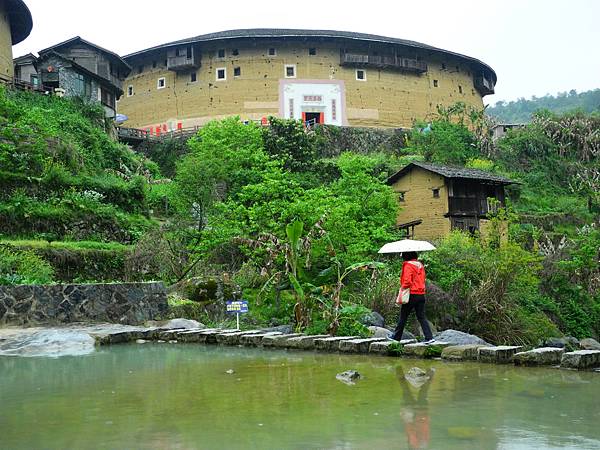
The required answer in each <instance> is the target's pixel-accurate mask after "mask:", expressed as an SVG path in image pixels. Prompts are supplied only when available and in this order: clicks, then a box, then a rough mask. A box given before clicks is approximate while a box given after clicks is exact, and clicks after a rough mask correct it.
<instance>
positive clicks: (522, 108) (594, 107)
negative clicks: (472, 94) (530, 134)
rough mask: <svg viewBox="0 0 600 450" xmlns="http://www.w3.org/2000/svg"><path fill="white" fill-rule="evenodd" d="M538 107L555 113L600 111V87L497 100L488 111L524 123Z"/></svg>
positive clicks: (500, 119) (501, 119)
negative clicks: (577, 110) (513, 99)
mask: <svg viewBox="0 0 600 450" xmlns="http://www.w3.org/2000/svg"><path fill="white" fill-rule="evenodd" d="M538 109H549V110H550V111H552V112H555V113H564V112H567V111H572V110H574V109H581V110H583V111H585V112H588V113H590V112H593V111H600V89H594V90H593V91H587V92H581V93H577V91H575V90H572V91H570V92H560V93H558V95H556V97H555V96H553V95H545V96H544V97H536V96H533V97H531V99H530V100H527V99H525V98H520V99H518V100H516V101H512V102H503V101H500V102H497V103H496V104H495V105H494V106H493V107H489V108H487V110H486V111H487V113H488V114H489V115H490V116H493V117H495V118H496V119H498V120H499V121H500V122H504V123H523V122H529V121H530V120H531V114H533V113H534V112H535V111H537V110H538Z"/></svg>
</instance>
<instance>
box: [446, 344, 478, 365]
mask: <svg viewBox="0 0 600 450" xmlns="http://www.w3.org/2000/svg"><path fill="white" fill-rule="evenodd" d="M486 346H487V345H481V344H468V345H450V346H448V347H446V348H444V349H443V350H442V359H445V360H448V361H477V356H478V354H479V349H480V348H481V347H486Z"/></svg>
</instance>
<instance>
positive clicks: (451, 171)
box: [387, 161, 516, 184]
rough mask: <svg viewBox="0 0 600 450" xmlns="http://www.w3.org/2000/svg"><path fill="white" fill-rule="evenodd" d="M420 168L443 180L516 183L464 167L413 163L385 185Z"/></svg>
mask: <svg viewBox="0 0 600 450" xmlns="http://www.w3.org/2000/svg"><path fill="white" fill-rule="evenodd" d="M414 166H416V167H420V168H421V169H425V170H428V171H429V172H433V173H437V174H438V175H441V176H443V177H444V178H463V179H471V180H481V181H489V182H492V183H494V184H515V183H516V182H515V181H513V180H510V179H508V178H506V177H503V176H500V175H496V174H493V173H490V172H486V171H485V170H479V169H468V168H466V167H454V166H442V165H438V164H431V163H425V162H421V161H413V162H411V163H410V164H408V165H407V166H405V167H403V168H402V169H400V170H399V171H398V172H396V173H395V174H394V175H392V176H391V177H390V178H388V180H387V183H388V184H393V183H395V182H396V181H397V180H398V179H400V178H401V177H402V176H404V174H406V173H407V172H408V171H409V170H410V169H411V168H412V167H414Z"/></svg>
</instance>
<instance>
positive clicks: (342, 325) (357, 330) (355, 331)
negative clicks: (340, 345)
mask: <svg viewBox="0 0 600 450" xmlns="http://www.w3.org/2000/svg"><path fill="white" fill-rule="evenodd" d="M370 313H371V310H369V309H367V308H365V307H364V306H362V305H347V306H344V307H342V308H341V309H340V314H339V319H338V320H339V327H338V329H337V331H336V335H337V336H360V337H369V336H371V333H370V332H369V329H368V328H367V327H366V326H365V325H363V324H362V322H361V320H362V318H363V317H365V315H367V314H370Z"/></svg>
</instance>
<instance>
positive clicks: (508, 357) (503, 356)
mask: <svg viewBox="0 0 600 450" xmlns="http://www.w3.org/2000/svg"><path fill="white" fill-rule="evenodd" d="M522 349H523V347H522V346H520V345H499V346H497V347H481V348H480V349H479V350H478V356H477V360H478V361H481V362H487V363H492V364H509V363H511V362H512V359H513V356H514V355H515V353H517V352H518V351H520V350H522Z"/></svg>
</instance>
